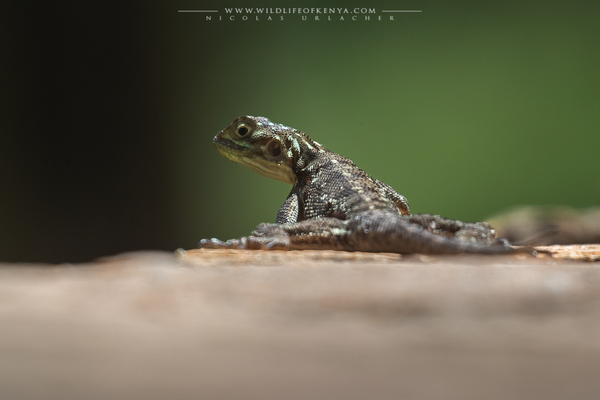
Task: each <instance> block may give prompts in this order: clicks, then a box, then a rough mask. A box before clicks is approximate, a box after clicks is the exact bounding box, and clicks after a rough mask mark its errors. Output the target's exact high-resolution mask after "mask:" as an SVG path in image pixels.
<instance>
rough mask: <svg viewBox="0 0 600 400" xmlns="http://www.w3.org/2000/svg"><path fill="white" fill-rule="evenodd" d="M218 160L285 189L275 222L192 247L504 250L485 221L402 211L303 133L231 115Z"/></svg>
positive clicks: (403, 206)
mask: <svg viewBox="0 0 600 400" xmlns="http://www.w3.org/2000/svg"><path fill="white" fill-rule="evenodd" d="M213 143H214V146H215V148H216V149H217V150H218V151H219V153H221V154H222V155H223V156H225V157H227V158H228V159H230V160H232V161H235V162H237V163H239V164H242V165H245V166H246V167H248V168H250V169H252V170H254V171H256V172H258V173H260V174H262V175H264V176H266V177H269V178H273V179H277V180H280V181H282V182H286V183H290V184H292V185H293V187H292V190H291V192H290V194H289V195H288V197H287V199H286V201H285V202H284V203H283V205H282V206H281V208H280V209H279V212H278V213H277V219H276V223H275V224H271V223H262V224H260V225H259V226H258V227H257V228H256V229H255V230H254V232H252V235H250V236H247V237H242V238H240V239H232V240H228V241H227V242H222V241H220V240H218V239H214V238H213V239H202V240H201V241H200V247H204V248H234V249H265V250H266V249H281V250H290V249H297V250H306V249H323V250H326V249H331V250H347V251H374V252H394V253H429V254H443V253H448V254H452V253H482V254H499V253H511V252H514V251H518V250H515V248H513V247H511V246H510V244H509V243H508V242H507V241H506V240H504V239H496V234H495V231H494V229H493V228H492V227H491V226H490V225H489V224H487V223H486V222H476V223H471V222H463V221H456V220H451V219H447V218H443V217H440V216H438V215H430V214H413V215H411V214H410V210H409V207H408V201H407V200H406V198H405V197H404V196H402V195H401V194H399V193H397V192H396V191H395V190H394V189H392V187H391V186H389V185H387V184H386V183H384V182H381V181H379V180H377V179H374V178H372V177H371V176H370V175H369V174H367V173H366V172H365V171H363V170H362V169H360V168H358V167H357V166H356V165H355V164H354V163H353V162H352V161H351V160H349V159H347V158H345V157H342V156H340V155H339V154H336V153H333V152H331V151H329V150H328V149H326V148H325V147H324V146H322V145H321V144H319V143H317V142H315V141H314V140H312V139H311V138H310V137H309V136H308V135H306V134H305V133H303V132H300V131H298V130H296V129H293V128H289V127H287V126H284V125H279V124H274V123H272V122H271V121H269V120H268V119H266V118H263V117H250V116H245V117H239V118H237V119H236V120H235V121H233V123H231V125H229V126H228V127H227V128H226V129H224V130H222V131H221V132H219V133H218V134H217V136H215V138H214V140H213Z"/></svg>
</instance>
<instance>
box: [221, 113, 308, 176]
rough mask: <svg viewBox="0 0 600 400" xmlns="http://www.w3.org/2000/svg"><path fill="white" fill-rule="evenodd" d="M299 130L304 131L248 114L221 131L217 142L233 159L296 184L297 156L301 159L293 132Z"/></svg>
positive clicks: (223, 152) (267, 174)
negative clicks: (294, 143) (295, 166)
mask: <svg viewBox="0 0 600 400" xmlns="http://www.w3.org/2000/svg"><path fill="white" fill-rule="evenodd" d="M298 133H300V134H301V132H299V131H297V130H295V129H292V128H289V127H287V126H283V125H279V124H274V123H273V122H271V121H269V120H268V119H267V118H263V117H250V116H245V117H239V118H237V119H236V120H235V121H233V122H232V123H231V125H229V126H228V127H227V128H225V129H223V130H222V131H221V132H219V133H218V134H217V136H215V138H214V139H213V144H214V146H215V148H216V149H217V151H218V152H219V153H221V155H222V156H224V157H226V158H228V159H230V160H231V161H234V162H236V163H239V164H242V165H244V166H246V167H248V168H250V169H251V170H253V171H255V172H258V173H259V174H261V175H264V176H266V177H267V178H272V179H276V180H278V181H282V182H285V183H290V184H292V185H293V184H294V183H295V182H296V173H295V172H294V165H295V161H294V160H297V159H298V158H297V157H298V156H299V154H298V153H299V151H298V152H296V151H295V149H293V147H294V146H293V141H292V139H291V138H290V134H295V135H297V134H298ZM296 143H297V141H296ZM296 146H297V144H296ZM298 150H299V149H298ZM295 157H296V158H295Z"/></svg>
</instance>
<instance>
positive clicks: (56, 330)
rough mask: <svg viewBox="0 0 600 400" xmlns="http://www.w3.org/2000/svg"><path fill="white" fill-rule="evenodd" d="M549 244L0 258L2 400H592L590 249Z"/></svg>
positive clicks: (599, 298) (597, 302) (594, 286)
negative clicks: (453, 250) (498, 251)
mask: <svg viewBox="0 0 600 400" xmlns="http://www.w3.org/2000/svg"><path fill="white" fill-rule="evenodd" d="M553 250H554V252H552V254H551V255H549V254H544V255H539V256H538V258H536V257H533V256H531V255H523V254H522V255H513V256H502V257H499V256H498V257H497V256H421V255H414V256H399V255H396V254H368V253H346V252H315V251H303V252H278V251H273V252H261V251H239V250H238V251H235V250H190V251H187V252H185V251H180V252H178V253H177V255H176V256H175V255H173V254H169V253H160V252H148V253H131V254H124V255H120V256H117V257H111V258H106V259H102V260H99V261H97V262H93V263H89V264H81V265H57V266H49V265H14V264H13V265H8V264H0V299H1V301H0V398H1V399H39V398H43V399H83V398H85V399H107V398H110V399H125V398H128V399H130V398H144V399H165V398H172V399H175V398H177V399H199V398H201V399H240V398H243V399H391V398H402V399H411V398H427V399H435V398H439V399H449V398H457V399H482V398H485V399H508V398H510V399H534V398H545V399H564V398H577V399H596V398H599V396H600V379H598V371H599V370H600V340H599V339H598V338H600V263H597V262H587V261H581V260H571V259H564V258H561V257H556V255H557V254H562V255H565V254H569V253H571V254H572V255H573V257H579V256H580V255H581V254H585V256H584V257H583V258H585V259H588V260H591V259H594V257H595V256H594V254H591V253H593V252H594V251H598V246H596V247H588V248H578V249H577V248H573V247H570V248H569V249H567V248H553ZM595 254H596V256H597V253H595ZM590 255H591V256H590ZM592 256H594V257H592Z"/></svg>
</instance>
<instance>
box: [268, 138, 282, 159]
mask: <svg viewBox="0 0 600 400" xmlns="http://www.w3.org/2000/svg"><path fill="white" fill-rule="evenodd" d="M265 153H266V154H267V155H268V156H269V157H272V158H277V157H279V156H280V155H281V154H282V153H283V151H282V149H281V143H279V141H277V140H269V142H268V143H267V145H266V146H265Z"/></svg>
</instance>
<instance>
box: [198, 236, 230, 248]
mask: <svg viewBox="0 0 600 400" xmlns="http://www.w3.org/2000/svg"><path fill="white" fill-rule="evenodd" d="M198 247H200V248H201V249H223V248H227V244H226V243H225V242H224V241H222V240H219V239H217V238H212V239H202V240H200V243H198Z"/></svg>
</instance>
